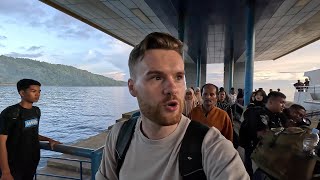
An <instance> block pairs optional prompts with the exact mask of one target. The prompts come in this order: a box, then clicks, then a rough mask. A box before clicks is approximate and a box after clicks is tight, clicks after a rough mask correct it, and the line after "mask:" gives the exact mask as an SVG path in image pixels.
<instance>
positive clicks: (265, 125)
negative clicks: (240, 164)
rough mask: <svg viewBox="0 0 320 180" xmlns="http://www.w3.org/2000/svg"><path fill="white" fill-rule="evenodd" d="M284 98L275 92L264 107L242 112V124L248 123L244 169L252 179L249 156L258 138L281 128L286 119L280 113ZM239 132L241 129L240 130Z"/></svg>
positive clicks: (270, 94) (281, 94)
mask: <svg viewBox="0 0 320 180" xmlns="http://www.w3.org/2000/svg"><path fill="white" fill-rule="evenodd" d="M285 99H286V96H285V95H284V94H283V93H281V92H277V91H272V92H270V93H269V94H268V97H267V103H266V105H265V107H259V108H249V109H247V110H246V112H244V115H243V116H244V122H247V123H248V127H249V132H248V134H247V135H248V137H241V136H240V139H241V138H247V140H246V142H249V143H248V144H247V146H245V147H244V149H245V167H246V169H247V172H248V174H249V175H250V176H251V177H252V175H253V170H252V163H251V158H250V156H251V154H252V152H253V150H254V148H255V147H256V145H257V143H258V141H259V138H260V137H261V136H263V134H265V133H266V132H267V131H268V130H270V129H272V128H278V127H283V126H284V123H285V122H286V117H285V115H284V114H283V113H282V111H283V110H284V107H285ZM240 131H241V129H240Z"/></svg>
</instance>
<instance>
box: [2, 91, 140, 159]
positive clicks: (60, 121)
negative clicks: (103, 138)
mask: <svg viewBox="0 0 320 180" xmlns="http://www.w3.org/2000/svg"><path fill="white" fill-rule="evenodd" d="M41 90H42V91H41V97H40V100H39V102H37V103H35V104H34V105H35V106H38V107H39V108H40V109H41V119H40V129H39V130H40V134H41V135H44V136H48V137H51V138H53V139H56V140H59V141H61V142H63V143H64V144H68V145H70V144H73V143H76V142H78V141H80V140H82V139H87V138H88V137H91V136H94V135H97V134H98V133H100V132H102V131H104V130H105V129H107V128H108V126H110V125H112V124H114V123H115V120H117V119H119V118H120V117H121V115H122V113H125V112H129V111H133V110H136V109H138V103H137V101H136V99H135V98H134V97H132V96H131V95H130V93H129V91H128V88H127V87H56V86H42V87H41ZM19 101H20V96H19V94H18V93H17V90H16V87H15V86H0V110H1V111H2V110H3V109H4V108H6V107H7V106H9V105H13V104H16V103H18V102H19ZM42 155H54V153H50V152H47V151H43V152H42Z"/></svg>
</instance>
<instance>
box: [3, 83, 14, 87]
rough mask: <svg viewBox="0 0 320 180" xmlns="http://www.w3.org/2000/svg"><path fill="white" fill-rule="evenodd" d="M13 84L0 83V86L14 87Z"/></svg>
mask: <svg viewBox="0 0 320 180" xmlns="http://www.w3.org/2000/svg"><path fill="white" fill-rule="evenodd" d="M15 85H16V84H15V83H0V86H15Z"/></svg>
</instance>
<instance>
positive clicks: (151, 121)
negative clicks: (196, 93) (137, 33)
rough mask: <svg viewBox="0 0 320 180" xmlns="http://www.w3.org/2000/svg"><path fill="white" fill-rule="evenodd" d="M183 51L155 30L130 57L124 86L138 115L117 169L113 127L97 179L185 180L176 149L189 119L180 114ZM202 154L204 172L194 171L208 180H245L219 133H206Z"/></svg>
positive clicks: (234, 154)
mask: <svg viewBox="0 0 320 180" xmlns="http://www.w3.org/2000/svg"><path fill="white" fill-rule="evenodd" d="M182 52H183V47H182V43H181V42H180V41H179V40H177V39H176V38H174V37H172V36H170V35H169V34H165V33H157V32H155V33H151V34H149V35H148V36H147V37H145V39H144V40H143V41H142V42H140V43H139V44H138V45H137V46H135V48H134V49H133V50H132V52H131V53H130V57H129V70H130V79H129V80H128V88H129V92H130V94H131V95H132V96H134V97H136V98H137V100H138V104H139V108H140V112H141V116H140V117H139V118H138V120H137V123H136V125H135V127H134V132H133V135H132V139H131V141H130V142H131V143H130V144H129V147H128V149H127V153H126V156H125V158H124V159H122V162H123V163H122V166H121V167H120V169H118V164H117V163H118V162H119V161H118V160H119V159H118V158H117V157H116V154H117V155H118V154H119V152H118V151H116V143H117V139H118V135H119V131H120V129H121V127H122V125H123V124H124V123H123V122H120V123H117V124H116V125H114V126H113V128H112V129H111V132H110V133H109V134H108V136H107V140H106V145H105V148H104V153H103V156H102V161H101V165H100V168H99V170H98V172H97V174H96V179H97V180H109V179H112V180H116V179H121V180H126V179H130V180H140V179H155V180H171V179H172V180H181V179H183V177H182V176H181V174H180V169H179V168H180V167H181V166H179V151H180V147H181V142H182V140H183V138H184V135H185V132H186V130H187V127H188V125H189V123H190V122H191V121H190V119H188V118H187V117H185V116H183V115H182V110H183V99H184V95H185V89H186V87H185V79H184V74H185V71H184V61H183V59H182ZM201 152H202V164H203V168H202V169H198V170H197V171H203V172H204V174H205V177H206V179H249V177H248V175H247V173H246V172H245V168H244V166H243V164H242V162H241V159H240V157H239V154H238V153H237V151H236V150H235V149H234V148H233V146H232V143H231V142H230V141H228V140H227V139H225V138H224V137H223V136H222V135H221V134H220V133H219V132H218V130H216V129H214V128H210V129H209V130H208V131H207V133H206V135H205V137H204V139H203V141H202V146H201ZM188 159H189V160H190V161H191V160H192V159H191V158H188ZM192 173H194V172H192ZM192 173H191V174H192ZM199 180H200V179H199Z"/></svg>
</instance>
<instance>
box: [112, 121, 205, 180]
mask: <svg viewBox="0 0 320 180" xmlns="http://www.w3.org/2000/svg"><path fill="white" fill-rule="evenodd" d="M138 118H139V117H137V116H136V117H131V118H130V119H129V120H128V121H126V122H124V124H123V125H122V127H121V129H120V132H119V135H118V139H117V143H116V152H115V156H116V160H117V169H116V173H117V176H118V178H119V173H120V169H121V166H122V164H123V162H124V159H125V156H126V153H127V151H128V148H129V146H130V143H131V139H132V137H133V133H134V129H135V126H136V123H137V119H138ZM208 130H209V127H207V126H205V125H203V124H200V123H198V122H196V121H191V122H190V123H189V126H188V128H187V130H186V133H185V135H184V137H183V140H182V143H181V147H180V152H179V171H180V174H181V176H182V178H183V180H193V179H197V180H206V175H205V173H204V171H203V167H202V153H201V147H202V141H203V138H204V136H205V135H206V134H207V132H208Z"/></svg>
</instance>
